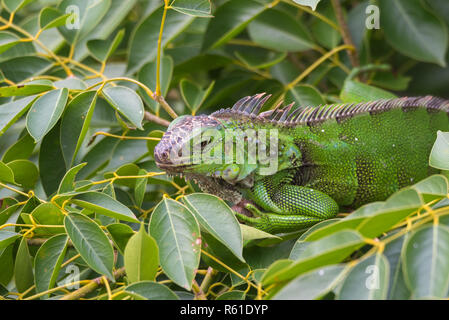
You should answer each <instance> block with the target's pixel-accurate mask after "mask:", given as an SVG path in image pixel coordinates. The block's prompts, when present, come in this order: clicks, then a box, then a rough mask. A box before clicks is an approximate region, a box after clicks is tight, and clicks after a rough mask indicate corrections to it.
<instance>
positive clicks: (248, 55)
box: [234, 47, 287, 69]
mask: <svg viewBox="0 0 449 320" xmlns="http://www.w3.org/2000/svg"><path fill="white" fill-rule="evenodd" d="M234 54H235V56H236V57H237V58H238V59H239V60H240V61H242V62H243V63H244V64H245V65H247V66H249V67H250V68H255V69H264V68H269V67H271V66H274V65H276V64H278V63H279V62H281V61H282V60H284V59H285V57H286V56H287V53H286V52H275V51H272V50H267V49H264V48H259V47H257V49H253V50H252V49H247V48H245V49H242V50H237V51H235V52H234Z"/></svg>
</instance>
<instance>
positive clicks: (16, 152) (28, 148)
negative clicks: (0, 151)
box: [2, 133, 36, 163]
mask: <svg viewBox="0 0 449 320" xmlns="http://www.w3.org/2000/svg"><path fill="white" fill-rule="evenodd" d="M35 146H36V143H35V142H34V139H33V138H32V137H31V136H30V135H29V134H28V133H26V134H25V135H24V136H23V137H22V138H20V139H19V140H17V142H16V143H14V144H13V145H11V146H10V147H9V148H8V149H7V150H6V152H5V154H4V155H3V157H2V161H3V162H4V163H8V162H11V161H13V160H18V159H28V158H29V157H30V156H31V155H32V153H33V150H34V147H35Z"/></svg>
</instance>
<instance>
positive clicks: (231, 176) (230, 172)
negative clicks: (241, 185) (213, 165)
mask: <svg viewBox="0 0 449 320" xmlns="http://www.w3.org/2000/svg"><path fill="white" fill-rule="evenodd" d="M239 172H240V167H239V166H238V165H236V164H231V165H229V166H227V167H226V169H224V170H223V172H222V174H221V177H222V178H223V179H224V180H226V181H228V182H231V181H235V180H236V178H237V177H238V176H239Z"/></svg>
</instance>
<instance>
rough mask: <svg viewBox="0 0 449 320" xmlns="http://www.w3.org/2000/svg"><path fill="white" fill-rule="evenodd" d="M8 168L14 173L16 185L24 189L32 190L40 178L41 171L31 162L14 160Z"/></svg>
mask: <svg viewBox="0 0 449 320" xmlns="http://www.w3.org/2000/svg"><path fill="white" fill-rule="evenodd" d="M8 167H9V168H10V169H11V170H12V171H13V173H14V180H15V182H16V183H18V184H20V185H22V186H23V187H24V188H27V189H32V188H33V187H34V185H35V184H36V182H37V179H38V178H39V170H38V169H37V167H36V165H35V164H34V163H33V162H31V161H29V160H14V161H11V162H9V163H8Z"/></svg>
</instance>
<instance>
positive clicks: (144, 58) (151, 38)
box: [128, 7, 194, 73]
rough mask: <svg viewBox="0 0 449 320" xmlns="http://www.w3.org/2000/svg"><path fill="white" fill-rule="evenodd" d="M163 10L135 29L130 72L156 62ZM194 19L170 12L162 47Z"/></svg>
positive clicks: (159, 10)
mask: <svg viewBox="0 0 449 320" xmlns="http://www.w3.org/2000/svg"><path fill="white" fill-rule="evenodd" d="M162 12H163V8H162V7H161V8H159V9H157V10H155V11H153V12H152V13H151V14H150V15H149V16H148V17H146V18H145V19H144V20H143V21H142V22H141V23H140V24H139V25H138V26H137V28H136V29H135V31H134V33H133V35H132V36H131V42H130V45H129V59H128V72H129V73H134V72H135V71H137V70H138V69H140V68H141V67H142V66H143V65H144V64H146V63H147V62H150V61H154V59H155V58H156V54H157V45H156V43H157V42H158V37H159V31H160V26H161V21H162ZM193 19H194V17H192V16H188V15H185V14H182V13H179V12H176V11H174V10H168V11H167V16H166V18H165V26H164V32H163V34H162V47H163V48H165V46H167V44H168V43H169V42H170V41H171V40H173V39H174V38H175V37H176V36H178V35H179V34H180V33H181V32H182V31H183V30H184V29H185V28H187V27H188V26H189V25H190V23H192V21H193Z"/></svg>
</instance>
